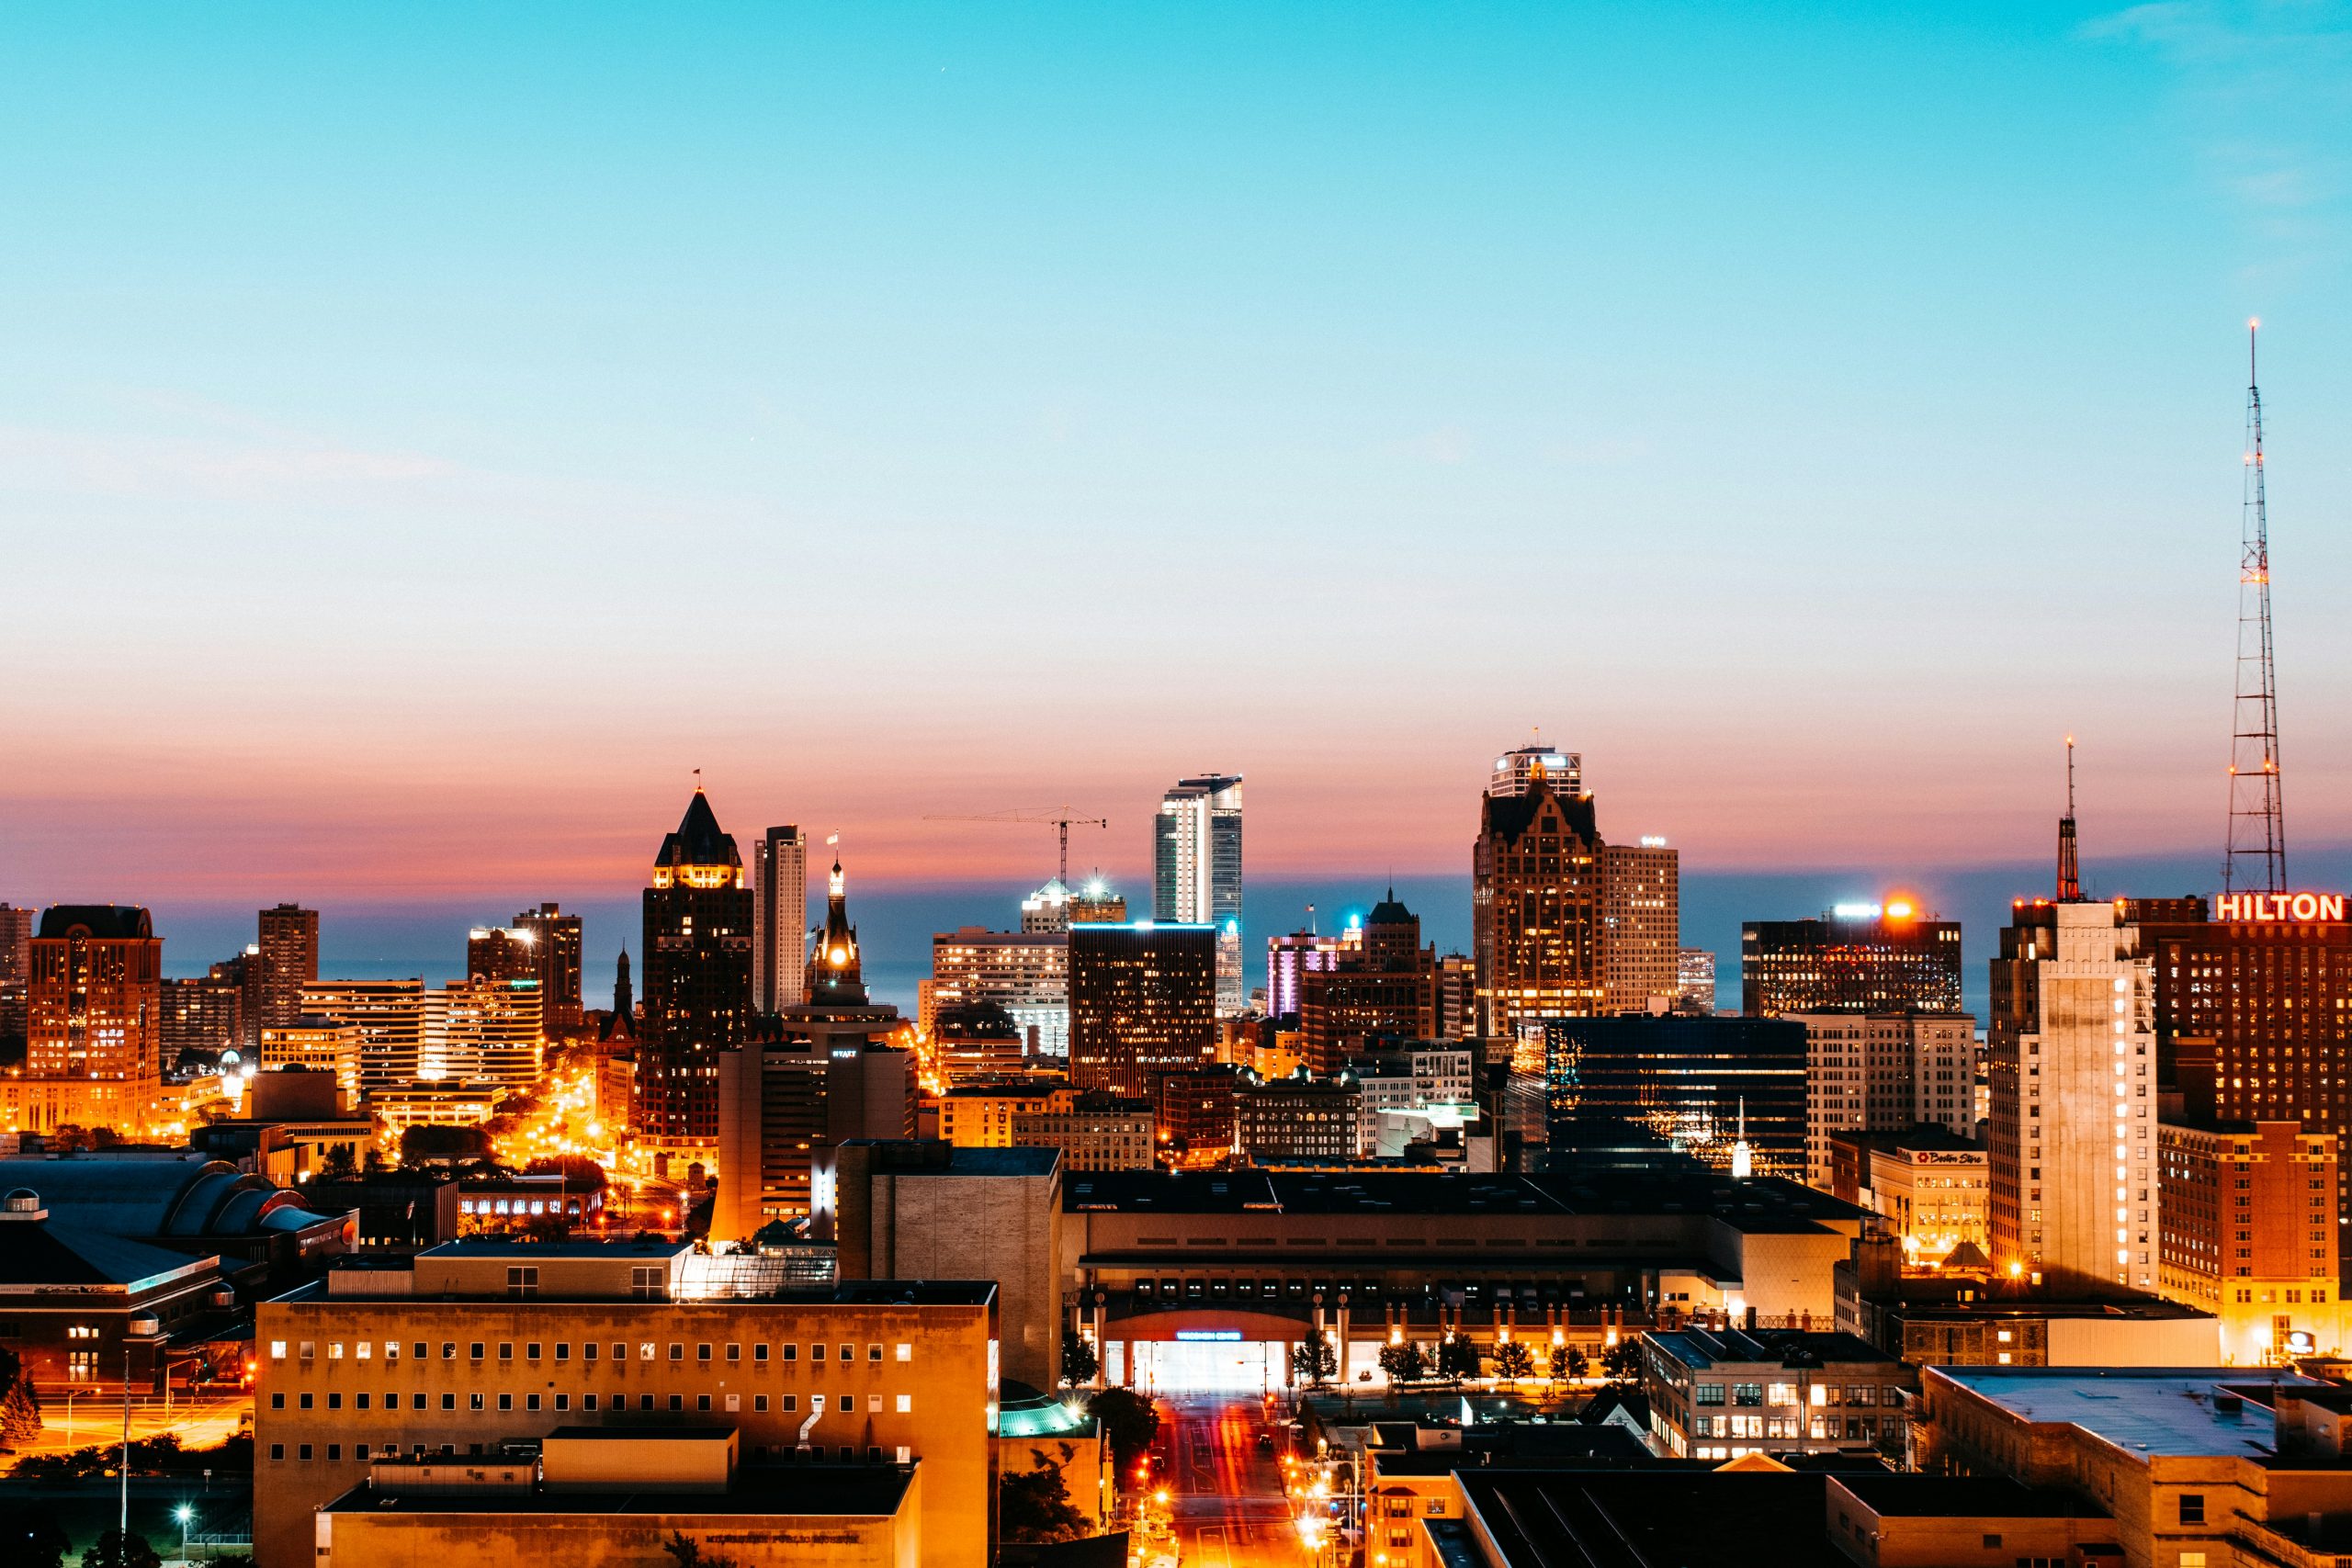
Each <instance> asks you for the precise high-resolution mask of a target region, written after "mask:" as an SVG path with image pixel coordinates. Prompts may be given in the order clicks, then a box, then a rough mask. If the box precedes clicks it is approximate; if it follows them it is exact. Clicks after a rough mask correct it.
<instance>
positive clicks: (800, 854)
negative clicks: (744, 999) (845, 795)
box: [752, 822, 809, 1012]
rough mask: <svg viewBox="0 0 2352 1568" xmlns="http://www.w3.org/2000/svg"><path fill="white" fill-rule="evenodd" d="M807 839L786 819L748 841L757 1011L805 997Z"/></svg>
mask: <svg viewBox="0 0 2352 1568" xmlns="http://www.w3.org/2000/svg"><path fill="white" fill-rule="evenodd" d="M808 987H809V840H807V839H806V838H804V837H802V836H801V832H800V829H799V828H798V827H797V826H796V825H794V824H792V823H789V822H786V823H785V824H783V825H782V826H780V827H775V828H770V829H768V830H767V831H766V832H764V833H763V834H761V835H760V836H759V838H758V839H757V840H754V841H753V842H752V998H753V1000H754V1002H755V1004H756V1005H757V1006H758V1008H759V1010H761V1011H762V1012H782V1011H783V1010H785V1009H786V1008H791V1007H798V1006H799V1005H800V1004H801V1003H803V1002H805V1001H807V1000H808V999H809V994H808Z"/></svg>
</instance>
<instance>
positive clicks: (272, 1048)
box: [261, 1013, 359, 1105]
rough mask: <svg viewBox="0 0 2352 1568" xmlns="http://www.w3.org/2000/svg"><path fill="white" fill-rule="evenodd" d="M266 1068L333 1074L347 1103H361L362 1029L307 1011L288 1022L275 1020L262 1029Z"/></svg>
mask: <svg viewBox="0 0 2352 1568" xmlns="http://www.w3.org/2000/svg"><path fill="white" fill-rule="evenodd" d="M261 1066H262V1070H263V1071H264V1072H269V1071H274V1070H276V1069H277V1068H280V1067H300V1068H303V1069H305V1070H306V1071H311V1072H320V1073H329V1074H332V1075H334V1082H335V1088H336V1089H337V1090H338V1091H339V1092H340V1094H341V1095H342V1097H343V1102H344V1103H345V1105H356V1104H358V1103H359V1032H358V1031H357V1030H356V1029H355V1028H353V1027H352V1026H351V1025H349V1024H347V1023H339V1022H337V1021H335V1020H334V1019H331V1018H322V1017H320V1016H319V1015H317V1014H316V1013H305V1014H303V1015H302V1016H300V1017H299V1018H297V1019H295V1020H294V1021H293V1022H291V1023H288V1024H283V1025H279V1024H272V1025H270V1026H268V1027H266V1028H265V1029H263V1031H262V1032H261Z"/></svg>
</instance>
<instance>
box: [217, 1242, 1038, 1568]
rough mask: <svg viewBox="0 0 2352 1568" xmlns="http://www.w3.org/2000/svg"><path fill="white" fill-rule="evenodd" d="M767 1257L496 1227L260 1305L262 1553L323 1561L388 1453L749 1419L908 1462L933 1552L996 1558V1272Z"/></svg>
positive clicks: (842, 1452) (278, 1560)
mask: <svg viewBox="0 0 2352 1568" xmlns="http://www.w3.org/2000/svg"><path fill="white" fill-rule="evenodd" d="M767 1262H768V1260H766V1259H763V1258H759V1257H758V1256H757V1255H750V1256H747V1257H745V1258H740V1259H737V1258H696V1257H695V1255H694V1252H693V1248H692V1247H691V1246H690V1245H688V1244H686V1243H682V1242H681V1243H638V1242H589V1241H568V1242H560V1243H528V1242H516V1241H507V1240H497V1239H491V1238H477V1239H473V1240H469V1241H459V1242H453V1243H450V1244H449V1245H447V1246H446V1247H435V1248H433V1249H431V1250H430V1251H427V1252H424V1253H422V1254H419V1255H418V1256H417V1258H415V1260H414V1261H413V1264H411V1265H409V1266H406V1267H400V1266H387V1267H371V1268H355V1269H338V1270H336V1271H334V1272H333V1273H331V1274H330V1275H329V1276H328V1278H327V1279H326V1280H325V1281H324V1282H322V1283H320V1284H316V1285H311V1286H307V1287H305V1288H303V1289H301V1290H299V1291H296V1292H292V1293H291V1294H288V1295H285V1296H281V1297H279V1298H277V1299H276V1300H274V1301H269V1302H265V1303H262V1304H261V1305H260V1306H259V1307H258V1308H257V1309H256V1311H255V1314H254V1352H255V1359H256V1360H257V1362H258V1363H259V1371H258V1375H257V1378H256V1382H255V1390H254V1556H255V1558H256V1560H257V1561H258V1562H260V1564H261V1565H262V1568H301V1565H306V1564H311V1563H312V1562H315V1561H316V1558H315V1556H314V1545H315V1538H316V1529H315V1527H314V1515H315V1511H316V1510H317V1509H318V1508H320V1507H321V1506H324V1505H326V1504H329V1503H331V1502H333V1501H334V1499H335V1498H338V1497H341V1496H343V1495H345V1494H347V1493H349V1492H350V1491H351V1490H352V1489H353V1488H354V1487H355V1486H356V1485H358V1484H359V1483H361V1482H362V1481H363V1480H366V1479H368V1477H369V1476H370V1467H371V1466H372V1464H373V1463H374V1462H375V1461H379V1460H381V1459H385V1458H389V1457H399V1456H405V1457H407V1458H410V1459H412V1460H413V1459H419V1458H431V1457H435V1456H439V1457H443V1458H453V1459H462V1460H473V1461H483V1460H493V1461H494V1460H497V1459H499V1458H501V1457H502V1456H503V1454H504V1452H505V1450H504V1445H506V1444H508V1443H516V1442H537V1443H544V1442H545V1441H546V1440H547V1439H548V1438H550V1437H551V1436H553V1435H555V1434H557V1433H559V1432H560V1431H562V1430H563V1429H564V1428H567V1427H579V1426H585V1427H595V1428H598V1429H600V1430H605V1431H615V1430H617V1431H625V1432H630V1433H636V1432H641V1431H643V1430H645V1429H646V1428H648V1427H656V1426H670V1427H679V1426H684V1427H694V1428H697V1429H700V1430H706V1431H712V1432H724V1431H727V1430H729V1429H732V1430H733V1431H734V1432H735V1433H736V1434H737V1436H738V1438H739V1440H740V1441H741V1444H742V1446H743V1449H744V1450H746V1451H748V1453H749V1455H750V1458H751V1461H752V1462H753V1463H759V1464H766V1463H775V1464H782V1465H797V1466H813V1465H814V1463H815V1462H816V1461H817V1459H818V1456H819V1455H820V1454H821V1455H822V1456H823V1457H824V1460H825V1461H826V1462H827V1463H828V1464H829V1465H838V1466H839V1467H841V1468H842V1473H843V1474H844V1476H845V1477H854V1475H855V1474H856V1473H858V1469H857V1467H860V1466H869V1465H883V1466H891V1465H900V1466H905V1465H911V1466H912V1467H914V1470H915V1472H916V1473H917V1474H918V1475H919V1476H920V1478H921V1506H920V1509H919V1513H918V1517H919V1518H920V1521H921V1526H922V1540H923V1547H922V1561H923V1562H925V1563H927V1564H928V1563H949V1564H959V1565H964V1568H980V1565H981V1564H983V1563H985V1562H987V1560H988V1551H989V1536H990V1534H991V1530H990V1529H989V1521H990V1520H991V1519H992V1517H993V1507H992V1497H991V1494H992V1491H993V1486H994V1478H993V1475H992V1474H991V1464H990V1459H989V1434H988V1420H987V1414H988V1409H989V1405H990V1404H992V1403H993V1401H994V1400H995V1398H996V1392H997V1390H996V1376H995V1371H994V1362H995V1359H996V1351H995V1345H994V1341H995V1337H996V1329H995V1314H996V1290H995V1287H994V1286H992V1285H990V1284H988V1283H986V1282H984V1281H982V1282H973V1283H955V1282H941V1281H924V1282H913V1281H905V1282H891V1283H887V1284H874V1283H863V1282H860V1283H845V1284H842V1285H841V1286H839V1287H837V1288H834V1289H831V1290H821V1291H795V1290H786V1289H779V1288H776V1287H775V1285H774V1283H773V1281H772V1280H770V1279H769V1277H768V1276H769V1274H770V1273H771V1272H772V1270H768V1269H766V1268H765V1265H766V1264H767ZM808 1473H811V1474H816V1473H824V1472H819V1471H816V1470H814V1469H813V1468H812V1469H810V1470H809V1471H808ZM330 1528H332V1529H340V1528H341V1521H340V1520H339V1519H338V1520H337V1522H336V1524H335V1525H334V1526H333V1527H330ZM460 1555H465V1554H460ZM467 1560H469V1561H470V1560H471V1558H470V1557H468V1559H467Z"/></svg>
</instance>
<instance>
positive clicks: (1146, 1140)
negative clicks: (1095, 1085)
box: [1012, 1091, 1152, 1170]
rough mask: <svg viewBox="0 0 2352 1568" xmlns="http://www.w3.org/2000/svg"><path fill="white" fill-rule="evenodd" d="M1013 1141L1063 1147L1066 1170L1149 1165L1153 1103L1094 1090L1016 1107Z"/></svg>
mask: <svg viewBox="0 0 2352 1568" xmlns="http://www.w3.org/2000/svg"><path fill="white" fill-rule="evenodd" d="M1012 1142H1013V1144H1014V1145H1018V1146H1021V1147H1024V1148H1041V1149H1059V1150H1060V1151H1061V1152H1062V1168H1063V1169H1064V1170H1145V1169H1148V1168H1150V1167H1151V1164H1152V1111H1151V1101H1149V1100H1129V1099H1126V1098H1125V1097H1124V1096H1121V1095H1116V1094H1109V1093H1104V1092H1102V1091H1091V1092H1086V1093H1080V1094H1076V1095H1073V1096H1071V1097H1070V1099H1069V1100H1068V1101H1067V1102H1060V1101H1056V1102H1051V1103H1048V1104H1046V1105H1045V1106H1042V1107H1039V1108H1037V1109H1035V1110H1027V1111H1015V1112H1014V1113H1013V1117H1012Z"/></svg>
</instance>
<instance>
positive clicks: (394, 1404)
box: [269, 1391, 915, 1416]
mask: <svg viewBox="0 0 2352 1568" xmlns="http://www.w3.org/2000/svg"><path fill="white" fill-rule="evenodd" d="M288 1397H289V1396H288V1395H287V1394H284V1393H273V1394H271V1395H270V1396H269V1407H270V1408H271V1409H272V1410H284V1409H286V1408H288V1406H287V1403H286V1402H287V1400H288ZM290 1397H292V1398H293V1399H294V1401H295V1404H294V1405H293V1408H294V1409H297V1410H316V1409H318V1408H320V1406H319V1405H318V1404H315V1403H314V1401H316V1400H317V1398H318V1397H319V1396H318V1395H316V1394H311V1393H300V1394H295V1395H292V1396H290ZM325 1397H326V1404H325V1408H326V1409H329V1410H341V1409H342V1408H343V1395H342V1394H341V1393H330V1394H328V1395H326V1396H325ZM372 1397H373V1396H372V1395H369V1394H366V1393H355V1394H353V1395H352V1396H351V1408H352V1409H354V1410H366V1409H368V1401H369V1400H370V1398H372ZM492 1397H495V1398H496V1399H497V1401H498V1404H497V1405H496V1408H497V1409H500V1410H514V1409H516V1408H520V1409H523V1410H541V1409H554V1410H570V1409H571V1395H570V1394H568V1393H551V1394H546V1395H541V1394H537V1393H526V1394H523V1395H521V1396H520V1398H521V1399H522V1401H523V1403H522V1404H521V1405H520V1406H519V1407H518V1406H517V1405H516V1404H515V1399H516V1397H517V1396H516V1395H515V1394H512V1393H501V1394H497V1395H495V1396H492V1395H491V1394H487V1393H469V1394H468V1395H466V1399H467V1404H466V1405H465V1408H466V1409H468V1410H489V1409H491V1408H492V1406H491V1405H490V1404H488V1403H487V1402H488V1401H489V1400H490V1399H492ZM653 1397H654V1396H653V1395H651V1394H650V1393H640V1394H639V1395H638V1396H637V1407H638V1408H639V1410H651V1409H653V1408H654V1404H653ZM722 1397H723V1398H724V1399H725V1401H726V1404H724V1405H723V1406H722V1408H724V1409H727V1410H730V1411H738V1412H740V1411H741V1409H742V1408H743V1396H742V1395H741V1394H740V1393H730V1394H726V1395H723V1396H722ZM775 1397H776V1401H777V1404H776V1409H777V1410H778V1411H779V1412H782V1413H786V1414H793V1415H797V1414H798V1413H799V1410H800V1396H799V1395H798V1394H797V1393H784V1394H778V1395H776V1396H775ZM431 1398H432V1395H430V1394H425V1393H412V1394H411V1395H409V1408H410V1409H412V1410H427V1409H430V1408H432V1406H431V1405H430V1404H428V1403H427V1402H428V1401H429V1400H430V1399H431ZM543 1398H544V1399H548V1400H552V1401H553V1402H554V1403H553V1404H541V1403H540V1402H541V1400H542V1399H543ZM597 1398H598V1396H597V1395H595V1394H593V1393H584V1394H582V1395H581V1396H580V1408H581V1409H582V1410H594V1409H596V1408H598V1406H597V1403H596V1401H597ZM604 1398H605V1404H604V1406H603V1408H605V1409H606V1410H627V1409H628V1395H627V1394H625V1393H615V1394H606V1395H605V1396H604ZM669 1399H670V1404H669V1407H670V1408H671V1409H673V1410H684V1409H685V1408H686V1405H685V1395H684V1394H682V1393H673V1394H672V1395H670V1396H669ZM885 1400H889V1401H891V1402H892V1403H893V1404H894V1406H895V1408H896V1410H897V1413H898V1414H899V1415H901V1416H909V1415H912V1414H913V1413H914V1407H915V1396H914V1395H913V1394H911V1393H899V1394H881V1393H869V1394H867V1395H866V1396H865V1410H866V1414H867V1415H869V1416H879V1415H881V1414H882V1413H883V1408H884V1404H883V1402H884V1401H885ZM710 1401H711V1396H710V1395H709V1394H707V1393H700V1394H696V1395H695V1409H696V1410H708V1409H710V1408H711V1407H712V1406H711V1403H710ZM381 1408H382V1409H383V1410H384V1411H385V1413H386V1414H388V1415H389V1414H390V1413H391V1412H394V1411H397V1410H399V1409H400V1408H401V1396H400V1394H399V1393H398V1392H397V1391H392V1392H387V1393H385V1394H384V1396H383V1404H382V1407H381ZM441 1408H442V1409H444V1410H456V1409H458V1396H457V1395H456V1394H455V1393H444V1394H443V1395H442V1396H441ZM832 1408H833V1410H834V1412H835V1413H836V1414H838V1415H842V1416H854V1415H855V1414H856V1413H857V1395H855V1394H854V1393H844V1394H838V1395H836V1396H834V1399H833V1405H832ZM824 1410H825V1396H824V1395H823V1394H821V1393H812V1394H810V1395H809V1413H810V1414H811V1415H822V1414H823V1413H824ZM767 1411H768V1396H767V1395H766V1394H764V1393H755V1394H753V1395H752V1413H753V1414H754V1415H760V1416H764V1415H766V1414H767Z"/></svg>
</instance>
